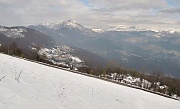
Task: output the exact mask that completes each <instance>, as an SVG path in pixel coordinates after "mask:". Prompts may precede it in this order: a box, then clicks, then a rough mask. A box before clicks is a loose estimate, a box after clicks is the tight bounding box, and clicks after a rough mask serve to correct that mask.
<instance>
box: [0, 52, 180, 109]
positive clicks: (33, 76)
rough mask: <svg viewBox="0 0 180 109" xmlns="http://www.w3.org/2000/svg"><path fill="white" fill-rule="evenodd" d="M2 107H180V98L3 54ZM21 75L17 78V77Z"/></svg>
mask: <svg viewBox="0 0 180 109" xmlns="http://www.w3.org/2000/svg"><path fill="white" fill-rule="evenodd" d="M0 70H1V71H0V77H3V76H5V78H3V79H2V80H1V81H0V93H1V95H0V108H1V109H50V108H51V109H100V108H101V109H118V108H120V107H121V108H123V109H145V108H146V109H155V108H156V109H162V108H163V109H170V108H173V109H179V107H180V103H179V101H176V100H172V99H169V98H165V97H162V96H158V95H155V94H152V93H149V92H145V91H142V90H137V89H134V88H129V87H125V86H122V85H117V84H112V83H110V82H106V81H102V80H99V79H95V78H91V77H87V76H83V75H77V74H74V73H71V72H69V71H64V70H61V69H56V68H52V67H48V66H44V65H41V64H37V63H34V62H29V61H25V60H23V59H19V58H15V57H11V56H8V55H3V54H0ZM16 78H18V80H17V79H16Z"/></svg>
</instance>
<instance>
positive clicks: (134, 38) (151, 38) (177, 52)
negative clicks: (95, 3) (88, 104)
mask: <svg viewBox="0 0 180 109" xmlns="http://www.w3.org/2000/svg"><path fill="white" fill-rule="evenodd" d="M28 28H32V29H35V30H37V31H40V32H42V33H44V34H46V35H48V36H51V37H52V38H53V39H54V40H55V41H56V42H58V43H61V44H65V45H70V46H74V47H78V48H81V49H86V50H88V51H90V52H93V53H95V54H97V55H99V56H101V57H103V58H106V59H108V60H114V61H116V62H117V63H120V64H121V65H123V66H125V67H127V68H133V69H136V70H139V71H140V70H142V69H143V68H145V69H146V70H147V71H149V72H153V71H162V72H165V73H166V74H167V75H169V76H174V77H178V78H180V49H179V48H180V33H179V32H178V31H154V30H143V29H141V30H140V29H136V28H135V27H130V28H129V29H127V28H126V29H122V28H116V29H111V30H108V31H103V30H101V29H89V28H86V27H84V26H82V25H81V24H78V23H77V22H75V21H72V20H68V21H64V22H62V23H59V24H48V25H30V26H28Z"/></svg>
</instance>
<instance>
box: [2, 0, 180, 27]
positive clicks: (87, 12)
mask: <svg viewBox="0 0 180 109" xmlns="http://www.w3.org/2000/svg"><path fill="white" fill-rule="evenodd" d="M68 19H72V20H75V21H76V22H78V23H81V24H82V25H84V26H86V27H104V26H115V25H135V26H139V25H140V26H141V25H142V26H165V27H166V26H173V27H176V26H177V27H178V26H179V25H180V0H0V25H4V26H16V25H23V26H26V25H30V24H40V23H43V22H49V23H58V22H62V21H64V20H68Z"/></svg>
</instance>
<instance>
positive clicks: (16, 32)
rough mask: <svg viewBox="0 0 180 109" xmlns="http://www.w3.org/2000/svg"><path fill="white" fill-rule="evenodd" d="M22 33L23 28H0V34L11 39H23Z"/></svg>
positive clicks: (24, 30)
mask: <svg viewBox="0 0 180 109" xmlns="http://www.w3.org/2000/svg"><path fill="white" fill-rule="evenodd" d="M23 32H26V29H25V28H4V27H0V33H2V34H4V35H6V36H7V37H11V38H23V37H25V36H24V34H22V33H23Z"/></svg>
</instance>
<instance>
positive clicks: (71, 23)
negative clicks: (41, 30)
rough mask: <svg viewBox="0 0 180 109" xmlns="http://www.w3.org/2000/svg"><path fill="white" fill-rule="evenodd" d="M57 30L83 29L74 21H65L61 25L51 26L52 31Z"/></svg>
mask: <svg viewBox="0 0 180 109" xmlns="http://www.w3.org/2000/svg"><path fill="white" fill-rule="evenodd" d="M59 28H69V29H80V30H81V29H83V28H84V27H83V26H82V25H80V24H78V23H76V22H75V21H74V20H67V21H64V22H62V23H59V24H56V25H54V26H53V29H55V30H57V29H59Z"/></svg>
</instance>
